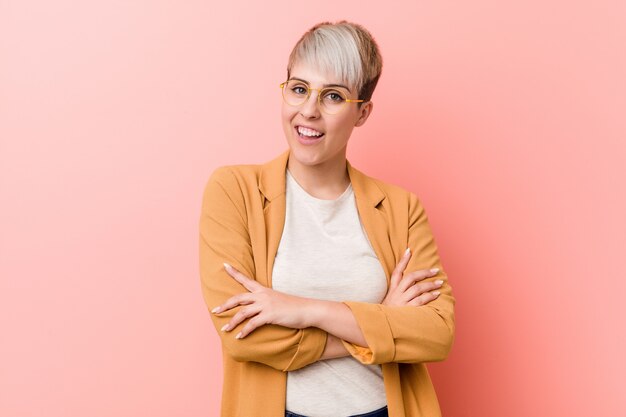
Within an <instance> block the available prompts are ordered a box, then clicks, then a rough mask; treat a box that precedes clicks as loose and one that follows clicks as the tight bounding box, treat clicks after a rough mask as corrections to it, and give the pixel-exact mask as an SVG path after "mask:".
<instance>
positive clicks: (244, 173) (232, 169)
mask: <svg viewBox="0 0 626 417" xmlns="http://www.w3.org/2000/svg"><path fill="white" fill-rule="evenodd" d="M260 172H261V164H234V165H221V166H218V167H217V168H215V169H214V170H213V172H212V173H211V175H210V176H209V179H208V181H207V182H208V184H210V183H217V184H219V185H221V186H222V187H224V188H225V189H226V191H232V190H233V189H243V188H246V186H248V185H252V184H257V182H258V178H259V174H260ZM208 184H207V185H208Z"/></svg>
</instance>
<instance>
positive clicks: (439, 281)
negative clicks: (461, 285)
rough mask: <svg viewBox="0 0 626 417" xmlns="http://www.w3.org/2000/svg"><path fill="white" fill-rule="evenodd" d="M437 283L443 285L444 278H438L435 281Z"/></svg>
mask: <svg viewBox="0 0 626 417" xmlns="http://www.w3.org/2000/svg"><path fill="white" fill-rule="evenodd" d="M435 284H437V285H441V284H443V280H442V279H438V280H437V281H435Z"/></svg>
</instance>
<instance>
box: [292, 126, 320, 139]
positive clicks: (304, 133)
mask: <svg viewBox="0 0 626 417" xmlns="http://www.w3.org/2000/svg"><path fill="white" fill-rule="evenodd" d="M295 129H296V133H297V134H298V136H300V137H301V138H305V139H318V138H321V137H322V136H324V133H323V132H320V131H317V130H315V129H310V128H308V127H302V126H296V127H295Z"/></svg>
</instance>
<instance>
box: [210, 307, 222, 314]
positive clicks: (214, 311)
mask: <svg viewBox="0 0 626 417" xmlns="http://www.w3.org/2000/svg"><path fill="white" fill-rule="evenodd" d="M218 311H220V308H219V306H218V307H215V308H214V309H213V310H211V313H217V312H218Z"/></svg>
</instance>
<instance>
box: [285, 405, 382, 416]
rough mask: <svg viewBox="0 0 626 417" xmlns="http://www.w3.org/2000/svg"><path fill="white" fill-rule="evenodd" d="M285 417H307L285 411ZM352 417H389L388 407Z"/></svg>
mask: <svg viewBox="0 0 626 417" xmlns="http://www.w3.org/2000/svg"><path fill="white" fill-rule="evenodd" d="M285 417H306V416H303V415H302V414H296V413H292V412H291V411H285ZM350 417H389V414H388V413H387V406H384V407H383V408H379V409H378V410H374V411H370V412H369V413H365V414H356V415H353V416H350Z"/></svg>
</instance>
